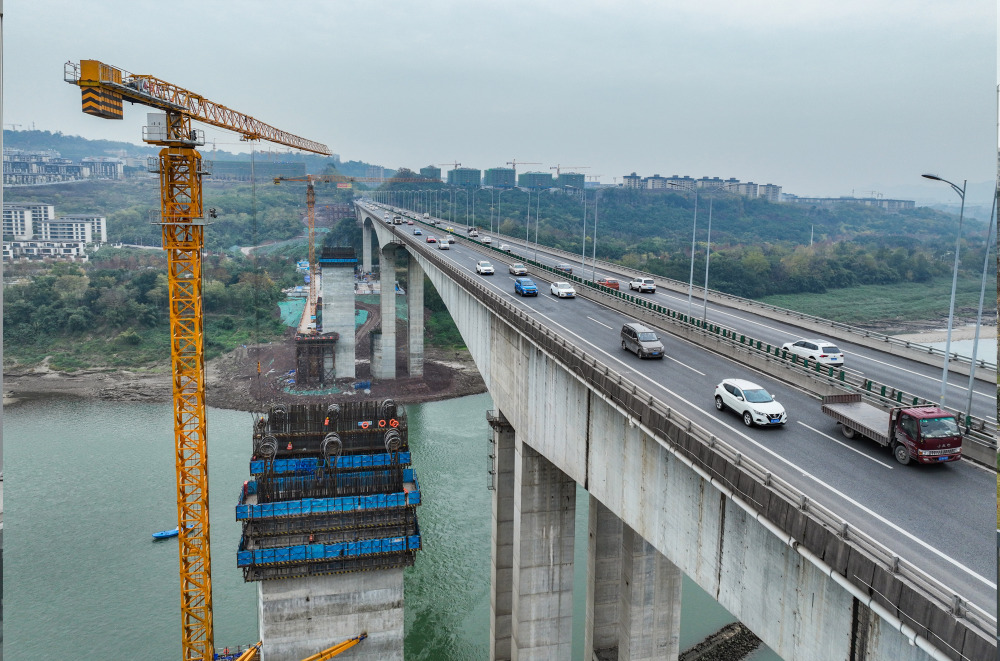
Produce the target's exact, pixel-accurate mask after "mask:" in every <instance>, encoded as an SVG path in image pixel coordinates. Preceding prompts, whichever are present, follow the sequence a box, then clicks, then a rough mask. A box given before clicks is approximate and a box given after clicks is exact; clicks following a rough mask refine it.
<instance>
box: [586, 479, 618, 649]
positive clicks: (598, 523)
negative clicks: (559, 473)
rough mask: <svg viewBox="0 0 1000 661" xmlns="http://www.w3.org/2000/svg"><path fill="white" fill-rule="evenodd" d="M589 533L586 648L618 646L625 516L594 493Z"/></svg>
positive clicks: (591, 498) (591, 501)
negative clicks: (621, 517)
mask: <svg viewBox="0 0 1000 661" xmlns="http://www.w3.org/2000/svg"><path fill="white" fill-rule="evenodd" d="M588 528H589V534H588V535H587V542H588V550H587V576H588V577H589V580H588V581H587V597H586V607H585V614H584V618H585V625H584V634H583V635H584V647H583V649H585V650H593V651H594V652H606V653H610V652H611V651H612V650H617V649H618V602H619V600H620V599H621V589H620V585H621V578H622V520H621V519H619V518H618V516H616V515H615V514H614V513H613V512H611V510H609V509H608V508H607V507H605V506H604V505H603V504H602V503H601V501H599V500H597V499H596V498H594V497H593V496H590V518H589V522H588Z"/></svg>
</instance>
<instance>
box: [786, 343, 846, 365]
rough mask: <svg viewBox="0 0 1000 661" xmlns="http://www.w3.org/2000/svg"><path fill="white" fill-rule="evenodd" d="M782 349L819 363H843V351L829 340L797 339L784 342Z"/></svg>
mask: <svg viewBox="0 0 1000 661" xmlns="http://www.w3.org/2000/svg"><path fill="white" fill-rule="evenodd" d="M781 350H782V351H787V352H789V353H793V354H795V355H796V356H798V357H799V358H806V359H808V360H813V361H815V362H817V363H819V364H820V365H839V366H843V365H844V352H843V351H841V350H840V349H839V348H837V345H835V344H834V343H833V342H831V341H830V340H799V341H798V342H785V343H784V344H783V345H781Z"/></svg>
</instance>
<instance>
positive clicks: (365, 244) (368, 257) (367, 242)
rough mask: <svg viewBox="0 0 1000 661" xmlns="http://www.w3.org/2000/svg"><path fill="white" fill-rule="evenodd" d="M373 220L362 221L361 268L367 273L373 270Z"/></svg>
mask: <svg viewBox="0 0 1000 661" xmlns="http://www.w3.org/2000/svg"><path fill="white" fill-rule="evenodd" d="M373 222H374V221H373V220H370V219H369V220H368V222H365V221H364V220H362V221H361V269H362V271H364V272H365V273H371V272H372V223H373Z"/></svg>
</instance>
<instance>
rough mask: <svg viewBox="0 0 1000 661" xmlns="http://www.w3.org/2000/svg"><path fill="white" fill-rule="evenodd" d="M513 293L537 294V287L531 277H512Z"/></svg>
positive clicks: (522, 294) (523, 294)
mask: <svg viewBox="0 0 1000 661" xmlns="http://www.w3.org/2000/svg"><path fill="white" fill-rule="evenodd" d="M514 293H515V294H520V295H521V296H538V287H536V286H535V283H534V282H533V281H532V280H531V278H514Z"/></svg>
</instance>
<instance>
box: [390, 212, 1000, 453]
mask: <svg viewBox="0 0 1000 661" xmlns="http://www.w3.org/2000/svg"><path fill="white" fill-rule="evenodd" d="M415 220H417V221H418V222H421V223H426V222H427V221H425V220H424V219H423V218H416V219H415ZM392 227H394V226H388V225H387V226H386V227H385V228H384V229H387V230H388V229H391V228H392ZM393 232H394V233H395V230H393ZM456 236H461V235H460V234H456ZM461 238H463V239H464V240H467V241H471V242H474V243H477V244H479V245H481V246H482V247H483V248H486V249H490V250H492V251H493V252H495V253H498V254H500V255H503V256H505V257H511V258H517V259H518V260H519V261H521V262H522V263H524V264H527V265H530V266H531V267H532V268H534V269H536V270H540V271H546V272H548V273H551V274H553V275H557V276H558V277H559V278H560V279H564V280H569V281H571V282H574V283H577V284H579V285H582V286H584V287H586V288H587V291H585V292H579V293H581V294H583V295H585V296H586V297H588V298H591V299H595V300H600V299H601V298H602V297H603V298H605V299H610V301H614V302H615V303H618V304H619V305H620V304H625V305H628V306H630V307H633V308H635V310H637V311H641V312H642V313H644V314H646V315H653V316H656V317H659V318H660V319H662V320H663V321H667V322H671V323H675V324H678V325H681V326H685V327H687V328H688V329H689V330H692V331H694V332H696V333H700V334H701V335H703V336H715V337H714V340H715V341H720V342H722V343H726V344H731V345H740V346H741V347H743V348H745V349H747V350H748V351H750V352H753V353H758V354H762V355H767V356H772V357H773V359H775V360H780V361H785V362H787V363H789V364H790V365H791V366H793V367H796V368H797V367H800V366H801V369H802V371H803V373H806V374H809V375H810V376H812V377H814V378H817V379H819V380H821V381H824V382H826V383H827V384H829V385H835V386H837V387H840V388H843V389H845V390H848V391H851V392H857V393H860V394H861V396H862V397H864V398H865V399H868V400H870V401H873V402H875V403H877V404H879V405H881V406H886V407H893V406H922V405H929V404H933V405H938V403H937V402H934V401H932V400H928V399H924V398H922V397H918V396H917V395H913V394H911V393H908V392H906V391H905V390H903V389H902V388H897V387H895V386H891V385H889V384H885V383H881V382H879V381H876V380H874V379H869V378H867V377H866V376H865V375H864V374H863V373H860V372H856V371H845V370H843V369H839V370H837V369H835V368H833V367H829V366H823V365H821V364H819V363H817V362H815V361H814V362H813V363H812V364H810V363H809V361H808V360H807V359H801V358H799V357H798V356H796V355H795V354H789V353H788V352H785V351H782V350H781V347H779V346H777V345H772V344H770V343H767V342H766V341H762V340H755V339H754V338H753V337H752V336H750V335H747V334H746V333H741V332H740V331H738V330H736V329H734V328H729V327H727V326H723V325H721V324H713V323H708V322H705V321H702V320H701V319H698V318H697V317H691V316H689V315H686V314H684V313H682V312H680V311H677V310H674V309H672V308H670V307H668V306H664V305H658V304H656V303H654V302H652V301H651V300H650V299H648V298H644V297H642V296H634V295H632V294H631V293H627V292H623V291H619V290H615V289H610V288H608V287H604V286H602V285H599V284H597V283H596V282H593V281H591V280H587V279H585V278H582V277H580V276H576V275H571V274H567V273H565V272H564V271H560V270H558V269H555V268H553V267H551V266H548V265H546V264H542V263H540V262H536V261H534V260H533V259H531V258H529V257H527V256H521V255H519V254H515V253H513V252H507V251H503V250H500V248H499V246H497V245H486V244H482V243H481V242H480V241H478V240H476V239H470V238H468V237H464V236H463V237H461ZM394 242H396V243H399V242H400V241H399V238H395V239H394ZM546 249H547V250H549V251H550V252H557V253H564V254H566V255H567V256H569V253H565V251H559V250H558V249H554V248H546ZM571 257H572V256H569V257H568V258H571ZM608 266H615V267H617V268H621V267H618V265H612V264H610V263H608ZM636 273H642V272H639V271H636ZM643 275H645V276H648V277H659V276H653V275H652V274H643ZM662 280H663V279H662V278H661V281H662ZM673 282H676V281H673ZM709 291H712V290H709ZM720 295H722V296H726V297H728V298H730V299H733V300H739V301H744V302H747V303H752V304H754V305H761V306H764V307H768V306H766V305H765V304H759V303H757V302H756V301H750V300H748V299H740V298H739V297H736V296H730V295H728V294H721V292H720ZM601 302H604V303H608V302H609V300H604V301H601ZM770 307H772V308H773V309H776V310H783V308H775V307H774V306H770ZM785 312H789V314H793V315H798V316H799V317H800V318H806V317H808V315H799V313H794V312H791V311H788V310H785ZM815 319H819V318H818V317H815ZM647 321H648V319H647ZM822 321H824V322H828V323H836V322H829V320H822ZM843 326H844V327H845V328H853V327H850V326H847V325H843ZM853 330H856V331H858V332H859V333H864V334H865V335H866V336H868V337H875V336H878V337H880V338H884V339H886V340H891V341H896V342H898V341H897V340H894V338H891V336H882V335H879V334H877V333H874V334H873V333H870V332H868V331H862V330H861V329H853ZM905 344H906V345H907V346H911V345H912V346H924V345H917V344H915V343H905ZM926 348H928V349H930V348H931V347H926ZM979 362H981V361H977V364H979ZM988 367H989V366H987V368H988ZM993 369H994V370H995V369H996V367H995V365H994V366H993ZM834 382H836V383H834ZM944 408H945V409H947V410H948V411H950V412H952V413H954V414H955V416H956V418H957V419H959V420H961V421H962V422H963V426H964V427H965V434H966V441H967V442H969V443H976V444H979V445H980V446H982V448H983V450H981V451H975V450H973V451H972V452H970V453H969V454H970V455H974V456H975V457H976V459H977V460H980V461H982V460H983V459H982V457H987V458H989V456H990V455H992V454H994V453H995V452H996V450H997V447H998V446H997V428H996V426H995V425H994V424H993V423H992V422H990V421H988V420H985V419H983V418H980V417H977V416H973V415H970V414H969V413H968V412H966V411H959V410H957V409H955V408H953V407H944ZM985 463H988V464H990V465H992V463H993V461H992V460H989V461H986V462H985Z"/></svg>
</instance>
